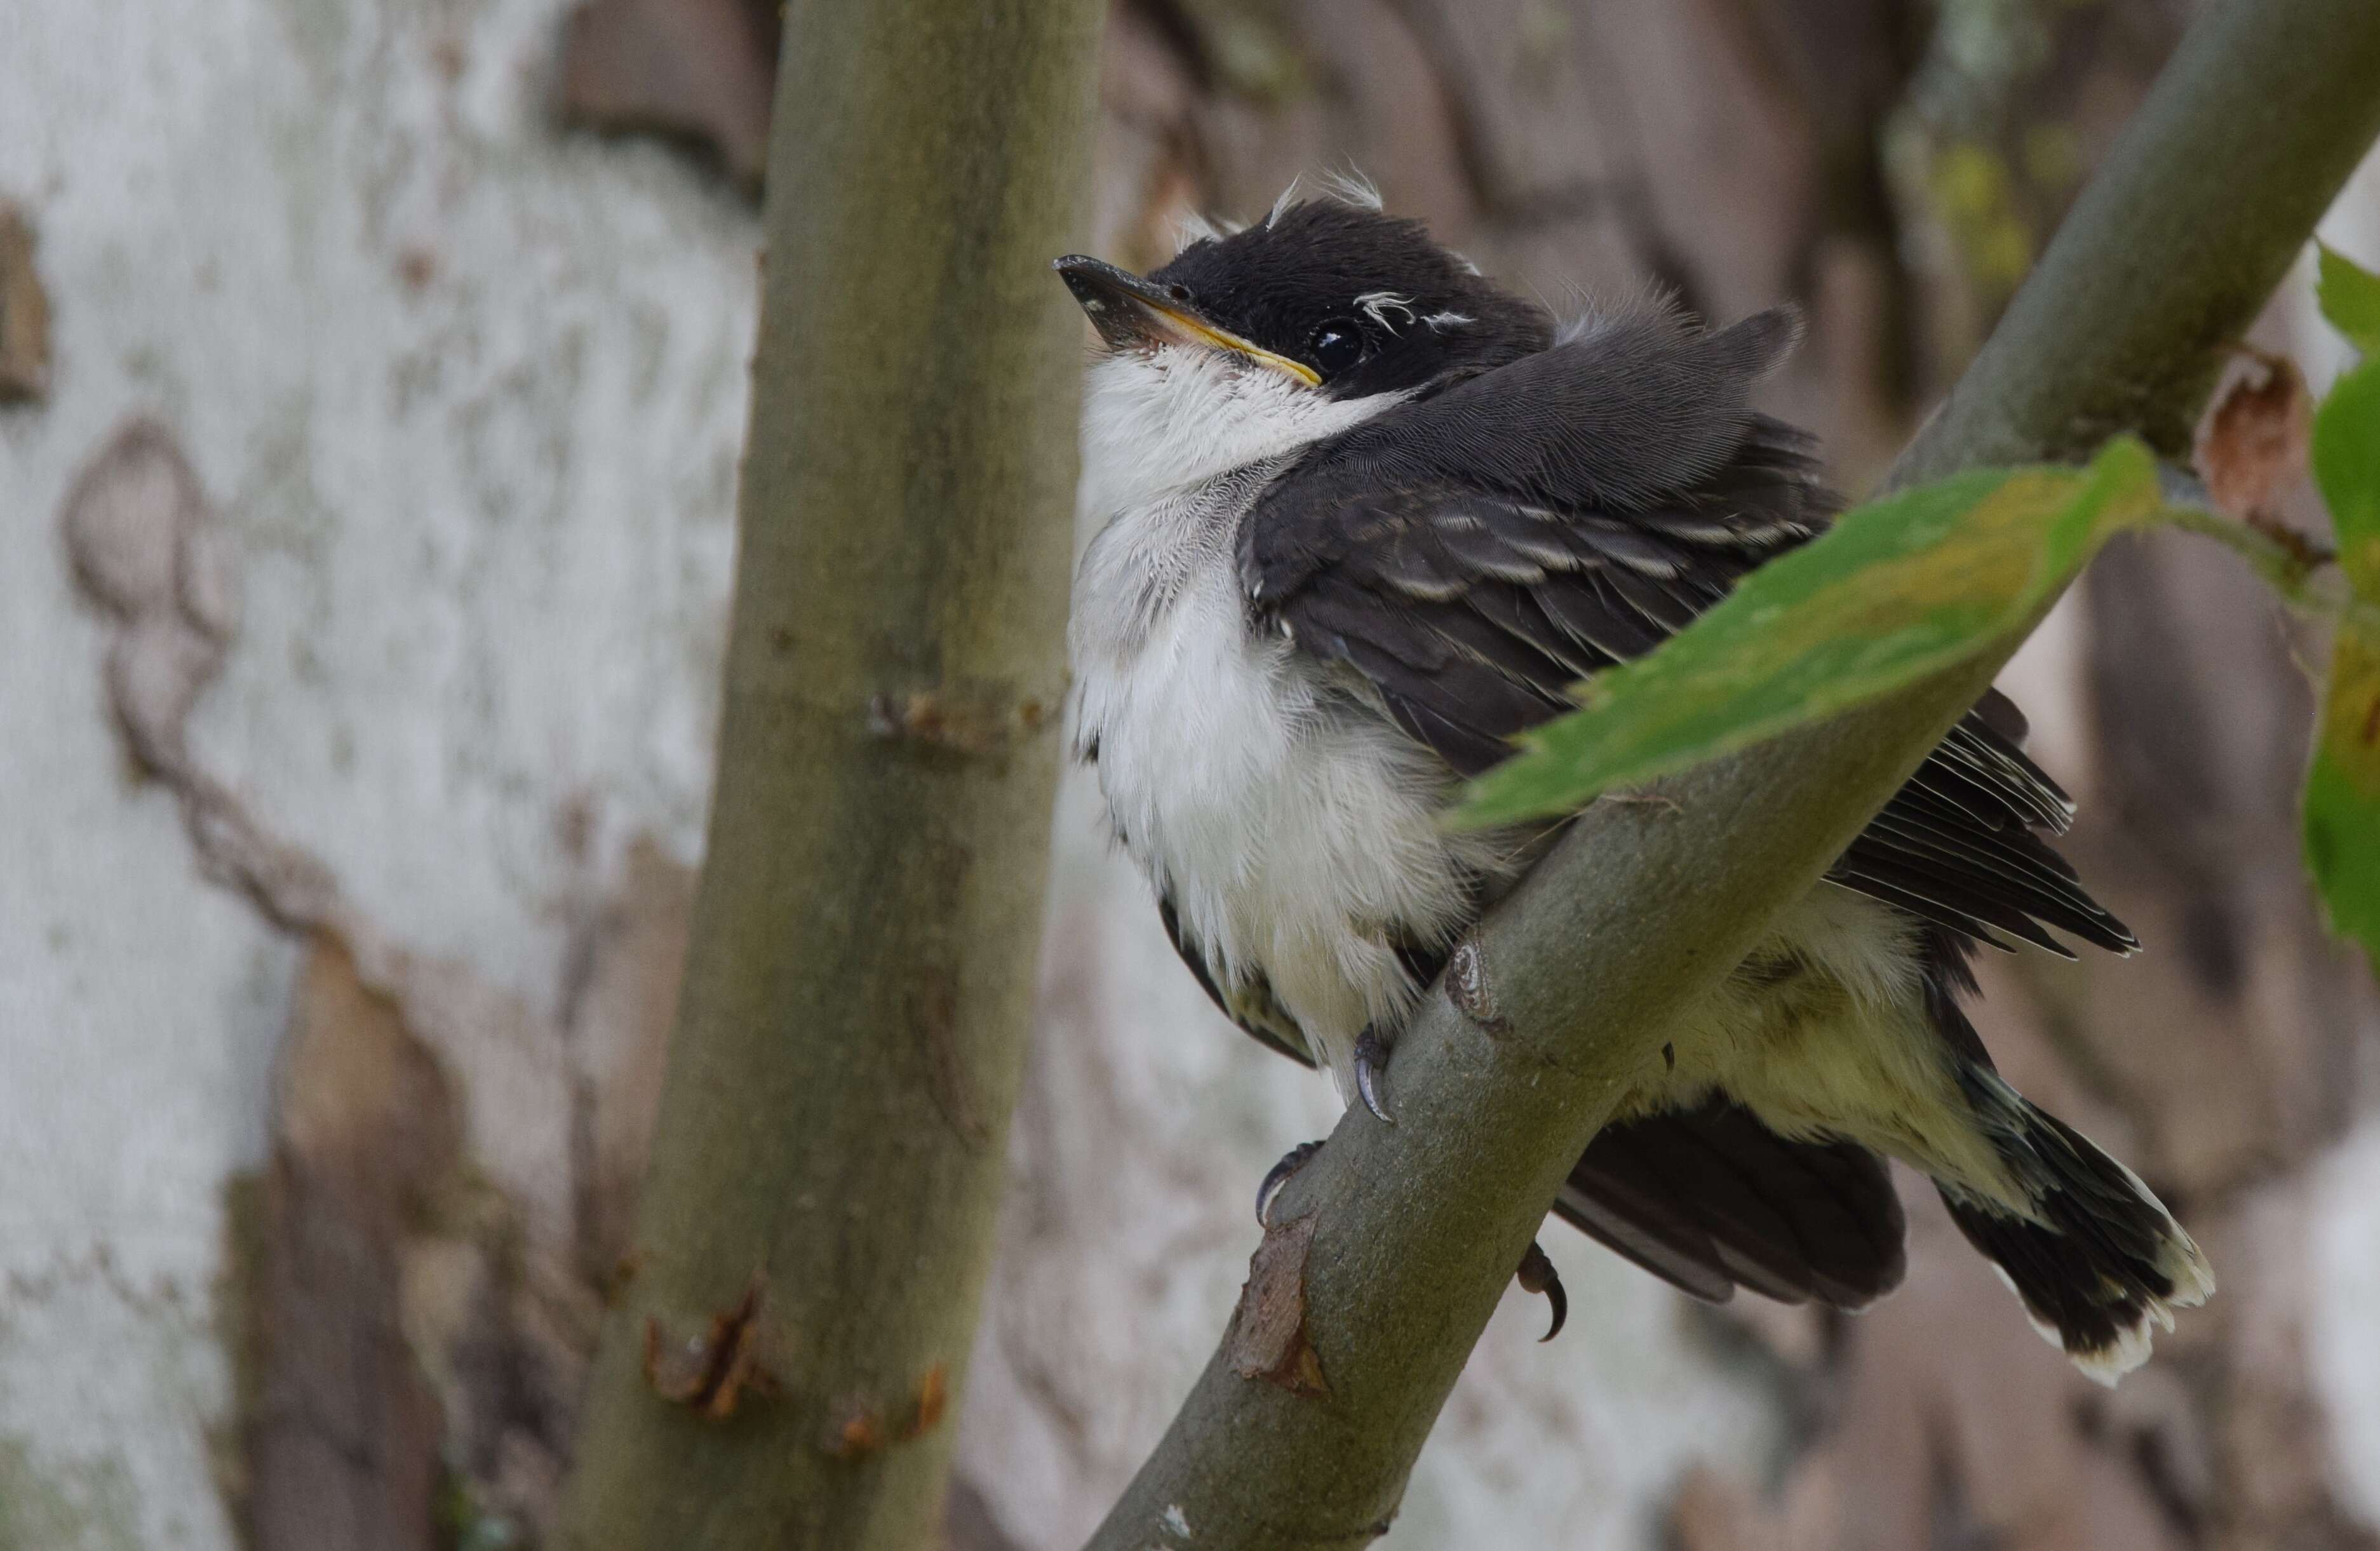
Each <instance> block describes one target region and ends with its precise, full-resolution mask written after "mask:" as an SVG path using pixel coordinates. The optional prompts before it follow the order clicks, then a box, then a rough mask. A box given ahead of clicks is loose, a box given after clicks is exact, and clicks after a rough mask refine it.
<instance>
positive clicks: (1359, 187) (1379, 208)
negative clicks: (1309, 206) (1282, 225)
mask: <svg viewBox="0 0 2380 1551" xmlns="http://www.w3.org/2000/svg"><path fill="white" fill-rule="evenodd" d="M1314 183H1315V188H1316V191H1315V192H1314V193H1311V194H1309V193H1307V192H1306V189H1305V174H1303V173H1300V174H1299V175H1298V176H1295V177H1293V178H1291V179H1290V180H1289V187H1288V188H1284V189H1282V190H1281V198H1279V199H1277V200H1273V202H1272V210H1271V211H1270V212H1269V213H1268V214H1267V215H1266V216H1265V218H1264V224H1266V225H1268V226H1269V225H1271V224H1273V223H1274V222H1276V221H1278V220H1280V219H1281V217H1282V216H1283V215H1286V214H1287V213H1289V212H1290V211H1291V210H1292V209H1293V208H1294V207H1296V206H1298V205H1301V204H1304V203H1305V202H1306V201H1307V200H1317V199H1319V200H1330V201H1331V202H1333V203H1335V204H1342V205H1346V206H1348V207H1350V208H1351V209H1354V210H1368V211H1370V212H1373V213H1375V214H1378V213H1380V212H1383V211H1385V210H1386V209H1387V206H1386V204H1385V203H1384V202H1383V201H1382V200H1381V199H1380V186H1379V185H1378V184H1377V183H1374V182H1373V181H1372V180H1371V179H1370V178H1368V177H1366V176H1364V175H1363V174H1362V173H1360V172H1358V171H1356V170H1355V168H1354V167H1353V166H1347V167H1341V168H1335V169H1333V170H1331V171H1330V172H1325V173H1318V174H1316V175H1315V178H1314Z"/></svg>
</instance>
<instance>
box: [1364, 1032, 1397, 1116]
mask: <svg viewBox="0 0 2380 1551" xmlns="http://www.w3.org/2000/svg"><path fill="white" fill-rule="evenodd" d="M1388 1077H1389V1046H1388V1041H1386V1040H1384V1039H1382V1038H1381V1037H1380V1036H1378V1034H1376V1033H1374V1032H1373V1031H1372V1029H1371V1027H1370V1025H1368V1024H1366V1026H1365V1029H1364V1032H1363V1033H1361V1034H1359V1035H1357V1036H1355V1092H1356V1093H1357V1094H1359V1095H1361V1096H1362V1097H1363V1100H1364V1108H1365V1109H1369V1110H1370V1111H1371V1112H1372V1114H1373V1116H1374V1118H1376V1119H1377V1120H1378V1121H1379V1122H1380V1123H1381V1124H1382V1125H1394V1124H1396V1123H1397V1118H1396V1117H1395V1116H1394V1115H1391V1114H1390V1113H1389V1107H1388V1104H1387V1103H1386V1102H1385V1101H1384V1100H1383V1099H1382V1098H1381V1097H1380V1093H1381V1090H1382V1088H1383V1086H1384V1084H1386V1083H1387V1082H1388Z"/></svg>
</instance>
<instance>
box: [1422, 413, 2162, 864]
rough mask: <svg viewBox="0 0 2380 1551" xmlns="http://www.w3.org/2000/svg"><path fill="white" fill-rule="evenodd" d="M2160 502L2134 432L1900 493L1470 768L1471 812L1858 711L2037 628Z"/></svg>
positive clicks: (1549, 795)
mask: <svg viewBox="0 0 2380 1551" xmlns="http://www.w3.org/2000/svg"><path fill="white" fill-rule="evenodd" d="M2158 510H2159V503H2158V501H2157V493H2156V466H2155V460H2154V458H2152V457H2151V455H2150V454H2149V451H2148V449H2147V448H2146V447H2144V446H2143V445H2142V444H2141V443H2140V442H2137V441H2134V440H2131V439H2130V438H2123V439H2119V440H2118V441H2116V442H2110V443H2108V445H2107V448H2106V450H2104V451H2103V452H2102V453H2101V454H2099V456H2098V457H2097V458H2096V459H2095V461H2094V462H2093V463H2092V465H2091V467H2089V468H2087V469H2072V468H2018V469H1982V470H1976V471H1974V472H1971V473H1967V474H1961V475H1956V476H1953V477H1952V478H1950V479H1945V480H1943V481H1941V482H1940V483H1938V484H1934V485H1928V486H1925V487H1923V488H1920V489H1917V490H1912V491H1901V492H1900V493H1898V494H1895V495H1891V496H1888V497H1886V498H1884V499H1883V500H1881V501H1876V502H1871V503H1868V504H1866V505H1864V506H1862V507H1859V508H1858V509H1856V510H1854V511H1852V512H1850V513H1848V514H1846V515H1844V516H1843V517H1842V518H1841V519H1840V520H1839V521H1838V522H1837V523H1836V524H1835V526H1834V527H1832V528H1831V529H1830V530H1828V532H1827V533H1826V534H1825V535H1823V536H1821V537H1820V538H1818V539H1815V540H1813V541H1812V542H1810V543H1808V544H1805V545H1803V546H1802V547H1801V548H1799V549H1797V550H1793V551H1790V552H1789V553H1787V554H1784V555H1782V556H1780V557H1779V558H1778V559H1777V560H1775V561H1772V562H1770V563H1768V564H1767V565H1765V566H1763V567H1761V568H1760V569H1759V570H1758V571H1756V572H1755V573H1753V574H1752V575H1751V576H1747V577H1745V578H1744V579H1743V582H1742V583H1741V584H1739V585H1738V586H1737V588H1736V589H1735V591H1734V592H1733V593H1731V594H1730V595H1729V596H1728V598H1726V599H1725V600H1722V601H1721V602H1719V603H1718V604H1716V605H1714V606H1713V607H1712V608H1711V609H1710V610H1709V611H1708V612H1706V613H1705V614H1703V615H1702V617H1700V618H1699V619H1697V620H1695V621H1694V623H1693V624H1690V625H1688V626H1687V627H1686V628H1685V629H1684V630H1682V631H1680V632H1679V633H1678V634H1677V635H1676V636H1672V637H1670V640H1668V641H1667V642H1665V643H1663V644H1662V645H1661V646H1660V647H1659V648H1657V649H1655V650H1654V651H1652V652H1650V653H1648V654H1647V655H1645V657H1642V658H1640V659H1638V660H1635V661H1633V662H1629V663H1625V664H1622V665H1621V666H1619V667H1616V668H1613V669H1610V670H1609V671H1608V672H1605V673H1599V674H1597V675H1596V676H1595V677H1594V678H1593V679H1591V680H1589V681H1587V683H1586V684H1585V685H1582V686H1581V687H1580V691H1579V699H1580V701H1581V704H1582V709H1579V710H1577V711H1574V712H1573V713H1571V714H1570V715H1568V716H1564V717H1561V718H1560V719H1558V720H1556V721H1550V722H1548V723H1547V724H1546V725H1545V726H1543V727H1541V728H1538V729H1537V730H1536V731H1535V732H1533V733H1530V734H1529V735H1528V736H1527V737H1525V738H1524V740H1523V752H1522V753H1521V754H1520V755H1519V756H1518V757H1515V758H1512V759H1510V760H1508V761H1506V762H1505V763H1504V764H1502V765H1500V766H1498V767H1497V768H1496V769H1492V770H1490V771H1488V773H1487V774H1486V775H1484V776H1482V777H1480V778H1479V780H1478V781H1476V782H1474V783H1473V785H1472V787H1471V790H1470V791H1469V792H1468V793H1467V794H1465V796H1464V799H1463V803H1462V804H1461V806H1459V807H1458V808H1457V809H1456V810H1455V812H1454V814H1453V816H1452V821H1453V822H1455V823H1458V824H1462V825H1465V826H1477V825H1486V824H1493V823H1500V822H1505V821H1509V820H1512V819H1517V818H1531V817H1536V816H1541V815H1547V814H1556V813H1563V812H1568V811H1570V810H1572V809H1574V808H1577V807H1579V806H1583V805H1584V804H1585V803H1586V802H1587V801H1588V800H1589V799H1591V798H1593V797H1594V796H1596V795H1597V794H1599V793H1602V792H1605V791H1609V789H1611V788H1612V787H1615V786H1624V785H1629V784H1632V783H1634V782H1642V781H1645V780H1648V779H1650V778H1652V777H1654V776H1658V775H1661V774H1664V773H1666V772H1668V771H1670V770H1675V769H1683V768H1684V767H1686V766H1689V765H1693V764H1695V763H1698V762H1700V761H1702V760H1705V759H1708V758H1712V757H1715V756H1718V755H1720V754H1724V753H1727V752H1729V751H1730V750H1732V749H1737V748H1741V747H1743V746H1744V745H1747V744H1751V743H1755V742H1757V741H1759V740H1760V739H1763V738H1767V737H1773V736H1775V735H1776V734H1778V733H1782V732H1784V731H1786V730H1787V729H1789V728H1791V727H1794V726H1797V725H1799V724H1801V723H1803V722H1808V721H1816V720H1818V719H1820V718H1822V717H1827V716H1831V715H1834V714H1836V713H1838V712H1840V711H1843V710H1846V709H1850V708H1851V707H1852V706H1855V705H1858V704H1860V703H1862V702H1864V701H1866V700H1871V699H1874V698H1876V697H1878V696H1881V695H1885V694H1888V693H1889V692H1890V691H1892V690H1894V689H1897V688H1899V687H1900V686H1901V685H1906V684H1910V683H1913V682H1914V681H1915V680H1917V679H1920V678H1923V677H1925V675H1927V674H1929V673H1936V672H1938V671H1939V670H1941V669H1943V668H1945V667H1948V666H1949V665H1950V664H1951V663H1953V662H1957V661H1960V660H1963V659H1965V658H1967V657H1970V656H1972V655H1973V654H1974V653H1976V652H1979V651H1982V650H1984V649H1985V648H1987V647H1989V646H1991V645H1992V644H1993V643H1995V642H1998V641H2001V640H2004V639H2006V638H2008V637H2009V636H2013V635H2016V634H2019V633H2022V631H2024V630H2027V629H2030V628H2031V627H2032V625H2033V624H2034V621H2035V619H2036V618H2037V617H2038V615H2039V614H2040V613H2041V612H2042V611H2043V610H2044V609H2046V607H2047V606H2048V604H2049V601H2050V600H2051V599H2053V598H2054V597H2055V596H2056V595H2057V593H2058V589H2059V588H2063V587H2064V586H2065V585H2066V583H2067V582H2068V581H2070V580H2071V579H2072V578H2073V576H2074V575H2075V573H2076V572H2078V571H2080V570H2081V569H2082V568H2083V564H2084V563H2085V562H2087V561H2088V560H2089V559H2090V558H2091V556H2092V555H2093V554H2094V553H2095V552H2096V551H2097V550H2098V548H2099V546H2100V545H2101V544H2102V543H2104V542H2106V541H2107V539H2108V537H2109V536H2110V535H2112V534H2114V533H2116V532H2118V531H2119V530H2120V529H2122V528H2124V527H2130V526H2133V525H2136V524H2139V523H2142V522H2144V521H2146V520H2147V519H2149V518H2150V517H2152V516H2154V515H2155V513H2156V512H2157V511H2158Z"/></svg>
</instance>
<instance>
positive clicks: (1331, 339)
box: [1305, 318, 1364, 377]
mask: <svg viewBox="0 0 2380 1551" xmlns="http://www.w3.org/2000/svg"><path fill="white" fill-rule="evenodd" d="M1305 353H1306V354H1307V355H1308V356H1309V357H1312V358H1313V361H1314V364H1315V365H1316V366H1317V367H1318V368H1319V369H1320V370H1321V372H1322V375H1324V376H1325V377H1329V376H1332V375H1334V374H1336V373H1338V372H1342V371H1344V370H1347V369H1348V368H1349V367H1351V366H1354V364H1355V363H1356V362H1357V361H1360V360H1362V359H1363V358H1364V331H1363V330H1362V329H1361V328H1359V327H1358V326H1357V325H1356V322H1355V320H1354V319H1353V318H1329V319H1325V320H1324V321H1322V323H1321V324H1320V325H1319V326H1318V327H1317V328H1316V329H1315V331H1314V337H1313V338H1312V339H1310V340H1308V341H1306V345H1305Z"/></svg>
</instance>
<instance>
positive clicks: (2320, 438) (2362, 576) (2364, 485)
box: [2313, 276, 2380, 601]
mask: <svg viewBox="0 0 2380 1551" xmlns="http://www.w3.org/2000/svg"><path fill="white" fill-rule="evenodd" d="M2366 278H2367V279H2368V278H2370V277H2369V276H2366ZM2313 479H2314V483H2315V484H2317V485H2319V486H2321V487H2322V498H2323V500H2324V501H2325V503H2328V504H2329V506H2330V522H2331V528H2332V530H2333V532H2334V533H2336V534H2337V536H2338V563H2339V568H2340V569H2341V570H2343V571H2345V572H2346V573H2347V580H2348V583H2349V585H2350V586H2351V587H2353V588H2355V590H2356V591H2357V592H2358V593H2360V594H2362V596H2363V597H2365V598H2368V599H2372V600H2375V601H2380V357H2375V358H2374V359H2372V360H2369V361H2366V362H2365V363H2364V364H2363V365H2362V366H2360V367H2357V368H2356V369H2355V370H2353V371H2350V372H2349V373H2348V374H2347V375H2346V376H2344V377H2342V378H2340V379H2339V380H2338V382H2337V383H2336V384H2335V385H2334V386H2333V387H2332V388H2331V390H2330V393H2329V394H2328V396H2326V397H2325V398H2324V399H2323V401H2322V407H2321V408H2319V409H2317V410H2315V411H2314V416H2313Z"/></svg>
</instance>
